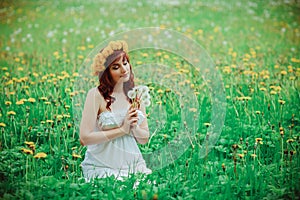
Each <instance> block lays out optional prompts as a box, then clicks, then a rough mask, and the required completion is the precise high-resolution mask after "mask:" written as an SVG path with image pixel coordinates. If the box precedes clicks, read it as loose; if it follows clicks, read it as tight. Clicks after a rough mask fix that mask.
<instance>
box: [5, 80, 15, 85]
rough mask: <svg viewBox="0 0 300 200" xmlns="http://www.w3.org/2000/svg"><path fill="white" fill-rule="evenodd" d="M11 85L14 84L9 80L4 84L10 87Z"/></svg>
mask: <svg viewBox="0 0 300 200" xmlns="http://www.w3.org/2000/svg"><path fill="white" fill-rule="evenodd" d="M13 83H14V81H13V80H9V81H7V82H6V83H5V85H12V84H13Z"/></svg>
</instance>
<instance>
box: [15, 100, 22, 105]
mask: <svg viewBox="0 0 300 200" xmlns="http://www.w3.org/2000/svg"><path fill="white" fill-rule="evenodd" d="M22 104H24V100H23V99H21V100H20V101H17V102H16V105H22Z"/></svg>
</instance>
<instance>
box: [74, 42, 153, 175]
mask: <svg viewBox="0 0 300 200" xmlns="http://www.w3.org/2000/svg"><path fill="white" fill-rule="evenodd" d="M93 69H94V72H95V75H98V77H99V82H100V84H99V86H98V87H95V88H92V89H90V90H89V91H88V94H87V97H86V101H85V105H84V109H83V112H82V119H81V124H80V141H81V144H82V145H86V146H87V151H86V154H85V159H84V161H83V162H82V170H83V174H84V177H85V178H86V180H88V181H89V180H91V179H92V178H96V177H97V178H104V177H107V176H112V175H113V176H115V177H116V178H118V179H119V178H122V177H123V176H128V174H129V173H137V172H141V173H146V174H149V173H151V170H150V169H148V168H147V167H146V163H145V161H144V159H143V157H142V155H141V152H140V150H139V148H138V146H137V142H138V143H140V144H145V143H147V141H148V138H149V130H148V124H147V118H146V117H145V116H146V113H145V107H144V106H141V107H140V109H136V108H134V107H133V106H132V100H131V99H129V98H128V96H127V93H128V91H129V90H130V89H132V88H133V87H134V75H133V72H132V68H131V65H130V62H129V57H128V46H127V43H126V42H125V41H112V42H110V43H109V44H108V46H106V47H105V48H104V49H102V50H101V51H100V52H99V53H98V54H97V55H96V56H95V59H94V63H93Z"/></svg>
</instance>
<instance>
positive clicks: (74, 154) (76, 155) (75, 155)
mask: <svg viewBox="0 0 300 200" xmlns="http://www.w3.org/2000/svg"><path fill="white" fill-rule="evenodd" d="M72 157H73V158H75V159H77V158H81V155H78V154H76V153H73V154H72Z"/></svg>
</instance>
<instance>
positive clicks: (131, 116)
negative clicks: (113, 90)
mask: <svg viewBox="0 0 300 200" xmlns="http://www.w3.org/2000/svg"><path fill="white" fill-rule="evenodd" d="M137 122H138V113H137V110H136V109H135V108H132V107H130V108H129V110H128V112H127V114H126V116H125V119H124V122H123V125H122V126H121V127H120V129H121V130H122V131H123V132H124V133H126V134H129V133H130V129H131V128H135V127H136V126H137Z"/></svg>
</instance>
